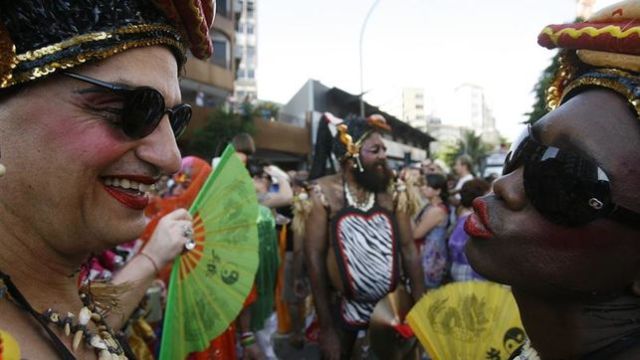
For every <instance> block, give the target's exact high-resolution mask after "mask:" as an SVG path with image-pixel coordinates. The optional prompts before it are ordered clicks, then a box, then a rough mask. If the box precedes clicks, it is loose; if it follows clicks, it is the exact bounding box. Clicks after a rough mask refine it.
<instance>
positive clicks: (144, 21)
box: [0, 0, 215, 89]
mask: <svg viewBox="0 0 640 360" xmlns="http://www.w3.org/2000/svg"><path fill="white" fill-rule="evenodd" d="M214 13H215V6H214V3H212V0H104V1H83V0H20V1H0V89H6V88H9V87H11V86H14V85H16V84H21V83H25V82H28V81H31V80H36V79H39V78H42V77H45V76H47V75H49V74H52V73H54V72H55V71H57V70H60V69H68V68H72V67H75V66H78V65H81V64H83V63H87V62H92V61H99V60H102V59H105V58H108V57H110V56H113V55H115V54H117V53H120V52H123V51H126V50H127V49H132V48H138V47H145V46H153V45H161V46H166V47H168V48H169V49H170V50H171V51H172V52H173V53H174V55H175V56H176V59H177V60H178V62H179V64H180V65H181V64H183V63H184V61H185V59H186V58H185V54H186V49H187V48H188V47H189V46H190V47H191V51H192V53H193V54H194V55H195V56H196V57H199V58H204V57H208V56H209V55H210V54H211V40H210V38H209V28H210V27H211V24H212V22H213V17H214Z"/></svg>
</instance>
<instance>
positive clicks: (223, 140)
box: [182, 105, 255, 159]
mask: <svg viewBox="0 0 640 360" xmlns="http://www.w3.org/2000/svg"><path fill="white" fill-rule="evenodd" d="M254 116H255V111H254V109H253V108H252V107H251V106H249V105H246V106H245V105H243V109H242V110H241V112H240V113H234V112H231V111H229V110H226V109H215V110H213V111H211V113H209V116H208V119H207V123H206V124H205V126H203V127H202V128H200V129H198V130H196V131H195V132H194V133H193V135H192V137H191V140H190V141H189V142H188V143H187V144H185V146H183V149H182V150H183V155H195V156H198V157H200V158H203V159H212V158H213V157H215V156H218V155H220V154H221V153H222V151H223V150H224V148H225V147H226V146H227V144H228V143H229V142H230V141H231V139H233V137H234V136H236V135H237V134H239V133H243V132H246V133H249V134H252V135H253V134H254V132H255V128H254V125H253V119H254Z"/></svg>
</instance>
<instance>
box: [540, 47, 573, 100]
mask: <svg viewBox="0 0 640 360" xmlns="http://www.w3.org/2000/svg"><path fill="white" fill-rule="evenodd" d="M575 60H576V59H575V53H572V52H569V51H565V52H564V53H562V54H560V57H559V60H558V61H559V63H560V65H559V67H558V70H557V71H556V74H555V77H554V79H553V81H552V82H551V84H550V85H549V87H548V88H547V90H546V95H547V97H546V102H547V108H548V109H549V110H553V109H555V108H557V107H558V106H560V104H561V100H562V95H563V94H564V90H565V88H566V87H567V85H568V84H569V83H570V82H571V80H573V78H574V76H575V73H576V67H575Z"/></svg>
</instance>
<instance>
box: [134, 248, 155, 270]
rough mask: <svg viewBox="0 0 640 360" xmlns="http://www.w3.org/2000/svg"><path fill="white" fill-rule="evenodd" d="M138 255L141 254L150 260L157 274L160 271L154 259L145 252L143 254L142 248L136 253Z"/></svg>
mask: <svg viewBox="0 0 640 360" xmlns="http://www.w3.org/2000/svg"><path fill="white" fill-rule="evenodd" d="M138 255H142V256H143V257H145V258H147V259H149V261H151V265H153V268H154V269H155V270H156V275H158V274H159V273H160V270H159V269H158V265H157V264H156V261H155V260H153V258H152V257H151V256H149V255H147V254H145V253H144V252H143V251H142V250H141V251H140V252H139V253H138Z"/></svg>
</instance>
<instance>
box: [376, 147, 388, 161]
mask: <svg viewBox="0 0 640 360" xmlns="http://www.w3.org/2000/svg"><path fill="white" fill-rule="evenodd" d="M378 160H387V149H380V151H378Z"/></svg>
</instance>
